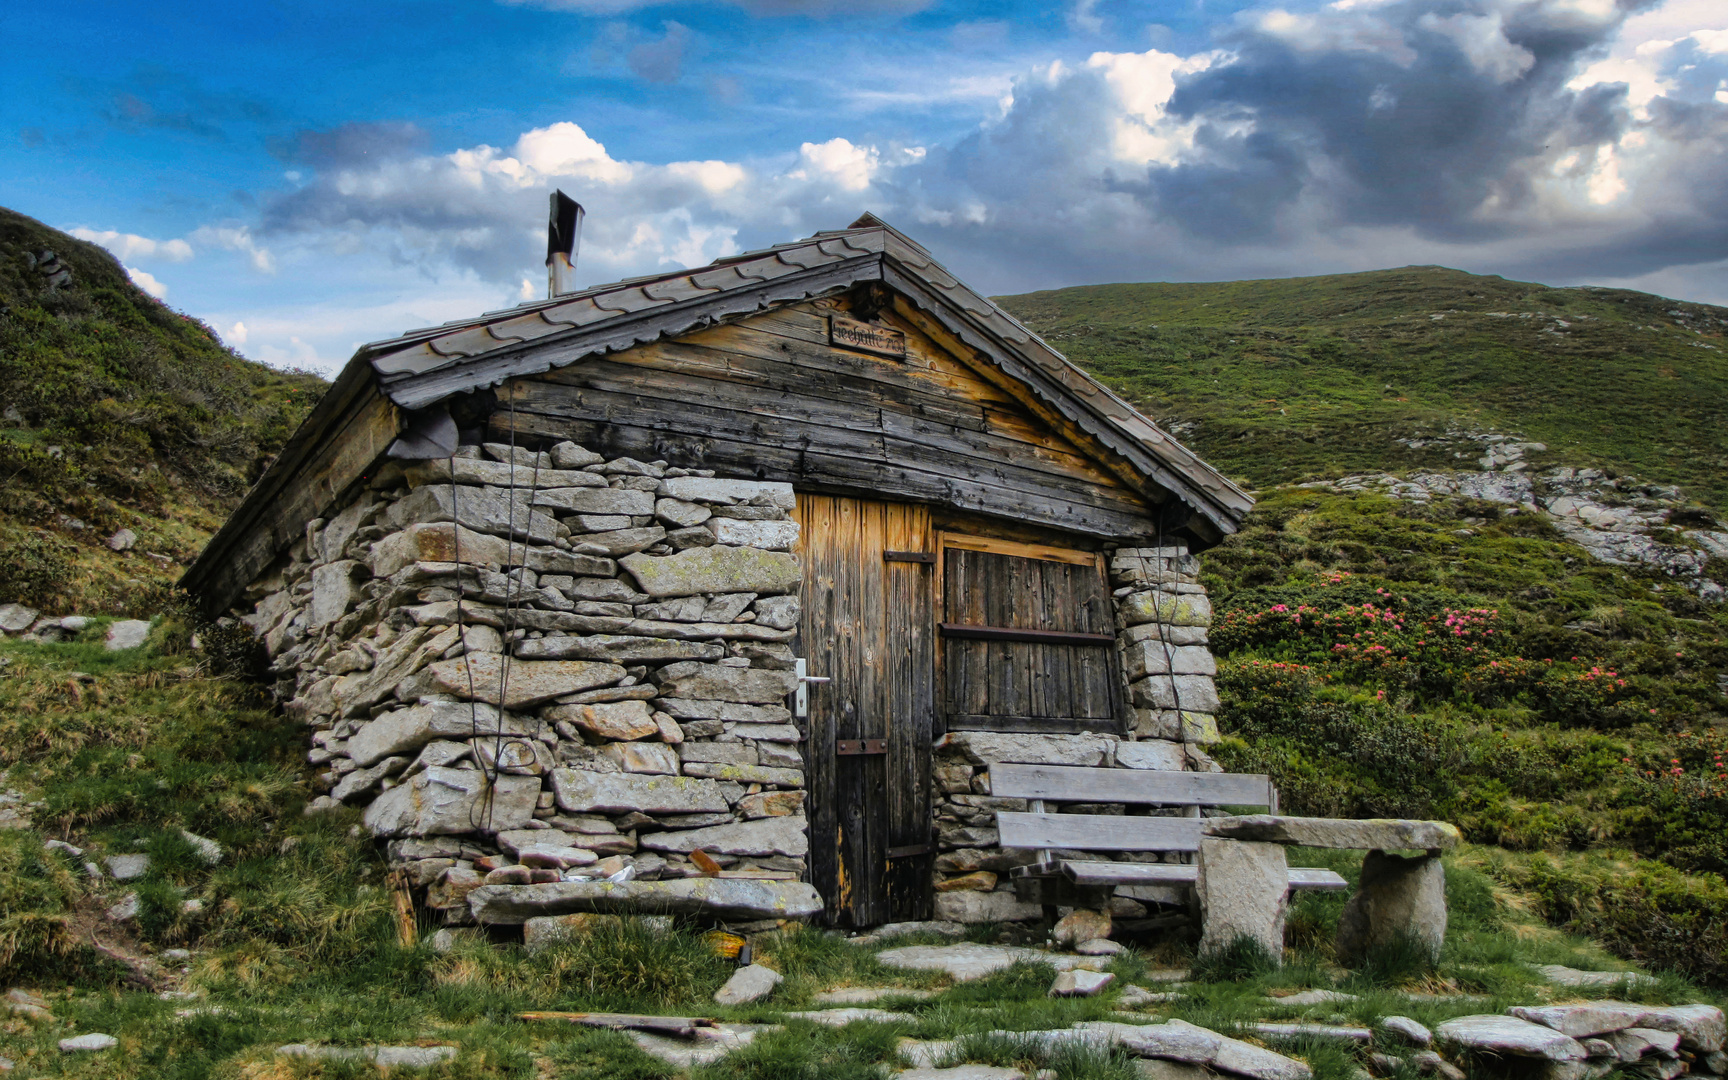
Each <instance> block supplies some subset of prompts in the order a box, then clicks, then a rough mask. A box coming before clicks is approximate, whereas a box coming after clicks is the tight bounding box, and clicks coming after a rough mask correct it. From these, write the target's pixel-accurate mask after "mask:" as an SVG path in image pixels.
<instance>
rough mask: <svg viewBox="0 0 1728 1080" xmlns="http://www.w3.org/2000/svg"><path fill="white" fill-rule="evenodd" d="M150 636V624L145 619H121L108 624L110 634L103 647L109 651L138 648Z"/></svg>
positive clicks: (104, 640)
mask: <svg viewBox="0 0 1728 1080" xmlns="http://www.w3.org/2000/svg"><path fill="white" fill-rule="evenodd" d="M149 636H150V624H149V623H148V622H147V621H145V620H143V619H119V620H116V621H114V622H111V623H109V624H108V636H107V637H106V638H104V639H103V642H102V647H103V648H104V649H106V650H108V651H109V652H119V651H120V650H121V649H136V648H137V647H138V646H140V645H142V644H144V639H145V638H147V637H149Z"/></svg>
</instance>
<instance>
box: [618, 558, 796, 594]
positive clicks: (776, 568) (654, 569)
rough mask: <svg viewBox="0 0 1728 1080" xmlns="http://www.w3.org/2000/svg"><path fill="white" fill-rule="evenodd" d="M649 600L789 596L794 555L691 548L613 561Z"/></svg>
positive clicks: (794, 579)
mask: <svg viewBox="0 0 1728 1080" xmlns="http://www.w3.org/2000/svg"><path fill="white" fill-rule="evenodd" d="M619 565H621V566H623V567H624V569H625V570H627V571H628V572H629V573H630V575H631V576H632V577H634V578H635V579H636V584H637V587H638V588H640V589H641V590H642V591H643V592H645V593H647V594H648V595H649V596H654V597H671V596H693V595H696V594H697V593H741V592H753V593H756V594H758V595H761V594H765V593H789V592H794V591H796V590H797V588H798V585H799V583H800V581H801V580H802V571H801V570H800V569H799V566H798V558H797V556H795V555H792V554H789V553H787V552H783V551H762V550H760V549H758V548H746V547H727V546H724V545H716V546H714V547H693V548H686V549H685V550H683V551H680V552H677V553H676V554H673V555H661V556H656V555H642V554H635V555H628V556H625V557H624V558H623V559H621V560H619Z"/></svg>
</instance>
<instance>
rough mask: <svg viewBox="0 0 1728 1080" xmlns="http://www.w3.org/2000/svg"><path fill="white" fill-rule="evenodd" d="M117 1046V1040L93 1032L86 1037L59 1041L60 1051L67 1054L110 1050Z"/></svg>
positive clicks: (110, 1036)
mask: <svg viewBox="0 0 1728 1080" xmlns="http://www.w3.org/2000/svg"><path fill="white" fill-rule="evenodd" d="M119 1045H120V1040H119V1039H116V1038H115V1037H114V1036H112V1035H104V1034H102V1033H101V1032H98V1031H93V1032H91V1033H90V1034H88V1035H78V1036H74V1037H73V1038H70V1039H61V1040H60V1049H61V1051H62V1052H64V1053H68V1054H72V1053H78V1052H80V1051H95V1050H112V1049H114V1048H115V1047H116V1046H119Z"/></svg>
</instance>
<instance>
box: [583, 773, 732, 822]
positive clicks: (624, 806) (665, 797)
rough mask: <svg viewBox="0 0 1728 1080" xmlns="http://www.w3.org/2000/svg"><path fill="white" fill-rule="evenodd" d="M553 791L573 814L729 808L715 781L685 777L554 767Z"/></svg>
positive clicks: (721, 810)
mask: <svg viewBox="0 0 1728 1080" xmlns="http://www.w3.org/2000/svg"><path fill="white" fill-rule="evenodd" d="M552 790H553V792H554V794H555V795H556V796H557V799H558V806H559V808H560V809H562V810H567V811H569V812H571V813H575V814H584V813H596V812H597V813H602V814H627V813H630V812H631V811H641V812H642V813H644V814H708V813H726V812H727V811H729V810H730V809H731V806H730V804H729V803H727V801H726V795H725V792H724V789H722V787H721V786H720V785H719V784H718V783H716V782H714V781H713V780H702V779H698V778H696V777H688V776H648V775H642V774H637V773H598V772H588V771H586V770H582V769H554V770H552Z"/></svg>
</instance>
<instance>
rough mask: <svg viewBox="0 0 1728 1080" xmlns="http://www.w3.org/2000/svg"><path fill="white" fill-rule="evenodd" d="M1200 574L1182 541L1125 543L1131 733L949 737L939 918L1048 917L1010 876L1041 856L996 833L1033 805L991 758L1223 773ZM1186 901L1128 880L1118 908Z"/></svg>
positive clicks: (1119, 580)
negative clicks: (1006, 814) (994, 782)
mask: <svg viewBox="0 0 1728 1080" xmlns="http://www.w3.org/2000/svg"><path fill="white" fill-rule="evenodd" d="M1198 572H1199V564H1198V562H1197V560H1196V559H1195V558H1194V557H1193V556H1192V555H1190V554H1189V553H1188V549H1187V548H1186V547H1184V546H1179V545H1174V546H1166V547H1161V548H1120V549H1118V550H1116V551H1115V552H1113V553H1112V555H1111V560H1110V577H1111V584H1112V585H1113V586H1114V587H1115V591H1114V593H1113V597H1114V600H1115V604H1116V623H1117V627H1118V632H1117V647H1118V649H1119V650H1120V656H1121V671H1122V674H1123V678H1124V682H1125V685H1124V687H1123V693H1124V695H1125V700H1126V701H1127V703H1128V706H1129V716H1130V723H1129V725H1128V726H1129V732H1128V734H1126V735H1123V736H1118V735H1115V734H1106V733H1081V734H1042V733H1009V732H987V731H957V732H951V733H950V734H948V735H946V736H944V737H943V738H942V739H941V740H940V741H939V742H938V743H937V746H936V755H935V776H934V778H933V779H934V787H935V792H936V799H935V812H936V839H937V848H938V854H937V856H936V879H937V880H936V904H935V911H936V918H937V919H939V920H944V921H951V922H965V923H978V922H1003V921H1008V920H1015V919H1036V918H1040V917H1042V909H1041V908H1040V907H1039V906H1038V905H1036V904H1031V903H1024V902H1022V901H1021V900H1019V899H1018V897H1017V896H1016V894H1015V891H1014V887H1013V883H1012V882H1011V880H1010V879H1009V876H1008V871H1010V870H1011V869H1012V868H1013V867H1015V866H1020V865H1024V864H1026V863H1030V862H1032V861H1033V860H1034V858H1035V855H1036V853H1034V852H1030V851H1018V850H1014V849H1005V848H1003V847H1001V845H1000V842H999V836H998V833H997V830H996V814H997V812H999V811H1003V810H1008V811H1023V810H1025V809H1026V800H1024V799H1009V798H999V797H996V796H993V795H992V794H991V792H990V766H991V765H993V764H996V763H1011V764H1027V765H1072V766H1082V767H1087V768H1121V769H1165V770H1175V771H1181V770H1199V771H1207V772H1217V771H1219V766H1218V764H1217V763H1216V762H1214V761H1213V760H1212V759H1211V758H1210V757H1209V756H1207V754H1206V752H1205V749H1204V747H1205V746H1206V745H1207V744H1208V743H1213V742H1216V741H1217V740H1218V723H1217V720H1216V718H1215V717H1216V713H1217V710H1218V692H1217V689H1216V687H1215V686H1214V685H1213V681H1212V678H1213V674H1214V672H1215V671H1216V665H1215V664H1214V662H1213V658H1212V654H1211V651H1210V649H1209V648H1208V645H1207V637H1206V633H1207V628H1208V627H1209V626H1210V625H1211V623H1212V608H1211V605H1210V604H1209V603H1208V602H1207V599H1206V591H1205V589H1204V588H1203V587H1202V586H1201V585H1200V584H1199V580H1198V577H1197V574H1198ZM1046 810H1049V811H1061V812H1067V813H1076V814H1112V813H1123V812H1124V808H1123V807H1122V806H1121V805H1120V804H1109V805H1106V804H1097V803H1070V804H1067V805H1064V806H1056V805H1054V804H1049V805H1047V806H1046ZM1164 812H1167V813H1173V814H1174V813H1184V812H1185V811H1182V810H1170V811H1164ZM1053 854H1055V855H1056V856H1058V857H1063V856H1070V857H1080V856H1082V855H1084V856H1085V857H1087V858H1091V859H1099V860H1108V859H1112V858H1114V859H1120V860H1127V861H1153V862H1156V861H1159V860H1161V859H1168V860H1169V861H1177V860H1178V859H1179V858H1180V857H1181V856H1179V855H1176V854H1161V853H1150V852H1149V853H1130V854H1120V855H1114V856H1112V855H1109V854H1101V853H1085V852H1079V851H1057V852H1054V853H1053ZM1176 899H1178V898H1177V897H1176V896H1175V895H1174V894H1173V892H1172V891H1171V890H1169V889H1162V888H1150V887H1144V886H1125V887H1122V888H1119V889H1117V890H1116V895H1115V897H1114V898H1113V900H1112V904H1111V909H1112V914H1113V915H1115V916H1117V917H1123V918H1138V917H1140V916H1143V915H1145V914H1147V908H1146V904H1147V903H1149V902H1151V903H1167V902H1172V901H1174V900H1176Z"/></svg>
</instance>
